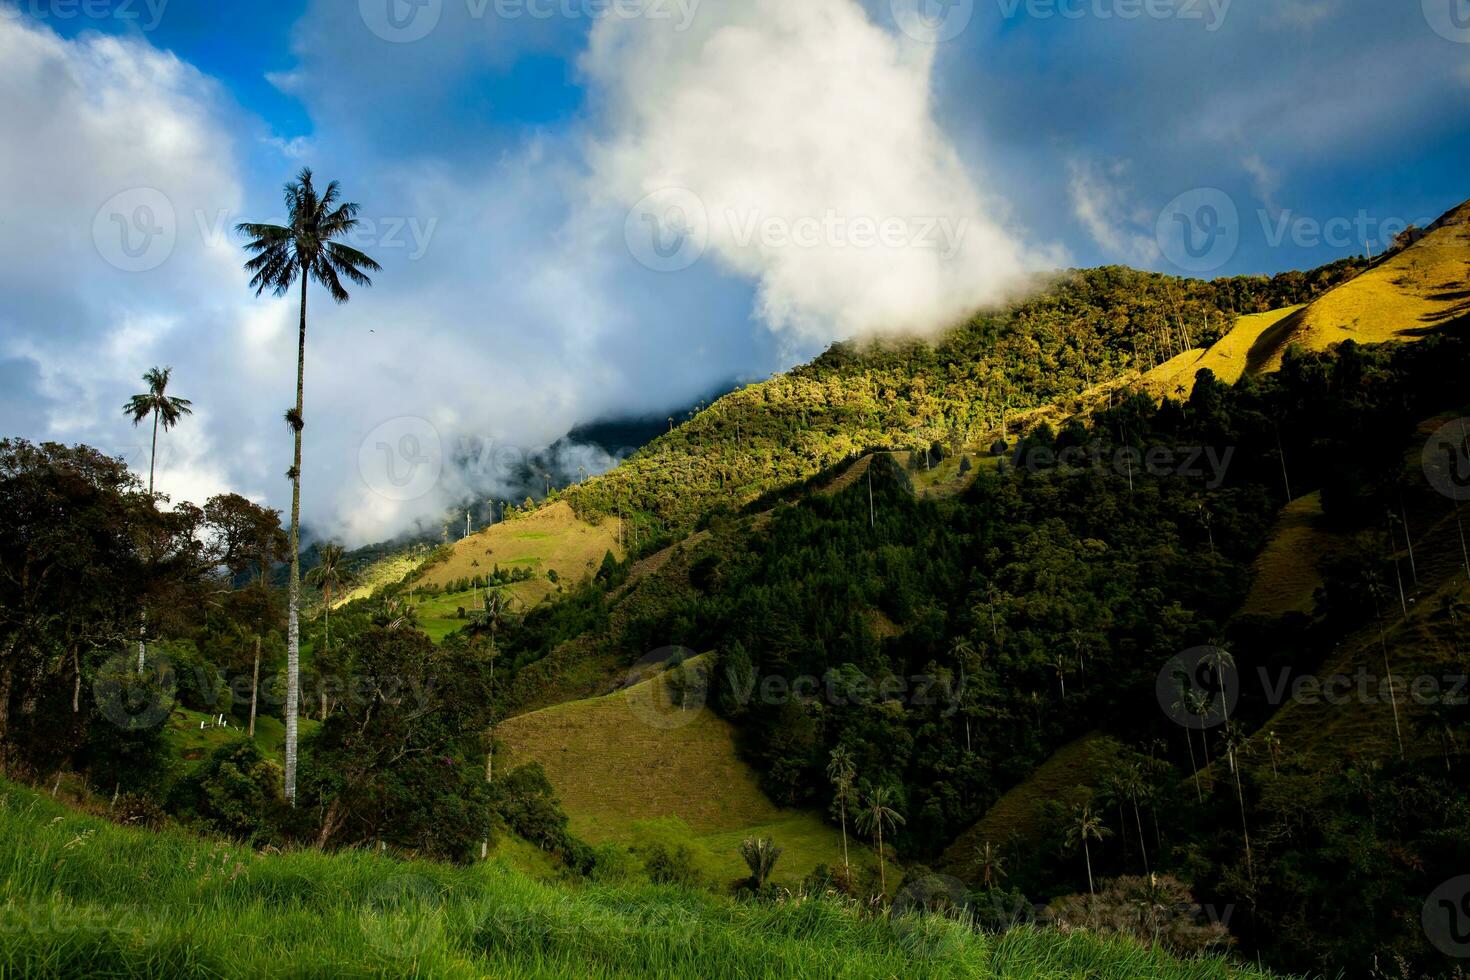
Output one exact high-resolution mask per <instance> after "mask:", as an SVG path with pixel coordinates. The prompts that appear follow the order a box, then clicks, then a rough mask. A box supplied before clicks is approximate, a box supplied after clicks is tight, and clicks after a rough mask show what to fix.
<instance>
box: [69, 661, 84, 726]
mask: <svg viewBox="0 0 1470 980" xmlns="http://www.w3.org/2000/svg"><path fill="white" fill-rule="evenodd" d="M71 667H72V685H71V713H72V714H77V713H78V712H80V711H81V710H82V658H81V655H80V654H78V653H77V648H76V647H72V648H71Z"/></svg>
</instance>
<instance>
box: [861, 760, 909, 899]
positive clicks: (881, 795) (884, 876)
mask: <svg viewBox="0 0 1470 980" xmlns="http://www.w3.org/2000/svg"><path fill="white" fill-rule="evenodd" d="M889 799H890V798H889V795H888V790H887V788H886V787H883V786H880V787H878V788H877V789H875V790H873V793H872V795H871V796H869V797H868V802H867V805H866V806H865V807H864V808H863V809H862V810H860V811H858V815H857V824H858V829H859V830H861V831H863V832H864V833H866V834H871V835H873V841H874V843H875V844H876V845H877V847H878V880H879V882H880V883H881V885H882V888H883V894H885V895H886V894H888V868H887V865H886V863H885V862H884V858H883V828H884V827H887V828H888V829H889V830H895V829H897V828H898V827H899V826H901V825H902V824H903V822H904V820H903V815H902V814H900V813H899V812H898V811H897V810H895V809H893V807H891V806H889V805H888V803H889Z"/></svg>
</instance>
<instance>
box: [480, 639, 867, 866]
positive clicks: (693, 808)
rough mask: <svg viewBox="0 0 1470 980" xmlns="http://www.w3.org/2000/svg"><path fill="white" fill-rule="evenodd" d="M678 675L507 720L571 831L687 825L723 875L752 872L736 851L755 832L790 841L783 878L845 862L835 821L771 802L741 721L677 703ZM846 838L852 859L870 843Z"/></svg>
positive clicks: (597, 836)
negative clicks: (744, 747) (739, 728)
mask: <svg viewBox="0 0 1470 980" xmlns="http://www.w3.org/2000/svg"><path fill="white" fill-rule="evenodd" d="M708 662H709V658H699V660H691V661H690V662H689V663H690V665H694V664H708ZM671 676H672V672H671V673H664V674H660V675H658V676H656V677H653V678H652V679H650V680H646V681H643V682H642V683H639V684H635V685H633V686H631V687H628V688H626V689H624V690H621V691H618V692H617V693H615V694H610V695H608V696H606V697H601V698H593V699H590V700H586V701H575V702H570V703H567V704H559V705H556V706H555V707H551V708H546V709H543V710H541V711H537V712H534V713H532V714H527V715H520V716H519V717H516V718H512V719H510V720H509V721H507V722H505V723H503V724H502V725H501V726H500V728H499V730H498V732H497V736H498V737H499V738H500V740H501V741H502V742H503V743H504V744H505V745H506V747H507V750H508V752H507V754H508V759H507V761H508V762H509V763H510V764H512V765H521V764H524V763H528V762H539V763H540V764H541V765H542V767H543V768H544V769H545V770H546V775H547V777H548V778H549V779H550V780H551V785H552V786H553V788H554V789H555V790H556V793H557V796H558V798H559V799H560V800H561V803H562V806H563V808H564V809H565V810H566V812H567V815H568V816H569V817H570V818H571V827H572V831H573V833H575V834H577V835H578V836H580V837H582V838H584V839H586V840H589V841H592V842H594V843H604V842H610V841H616V842H620V843H630V844H636V843H638V842H639V841H642V840H646V839H649V838H662V837H665V836H668V835H669V834H670V833H672V834H673V835H675V836H676V837H679V836H682V837H684V838H685V840H686V842H688V843H691V844H693V845H694V846H695V849H696V852H697V859H698V860H699V862H700V863H701V864H703V865H704V867H705V870H706V872H707V873H708V874H710V875H711V876H713V877H715V878H716V880H719V881H722V882H724V881H729V880H733V879H735V878H737V877H740V876H742V875H744V874H746V873H748V872H746V871H745V868H744V865H743V863H742V862H741V860H740V858H739V856H738V855H737V853H736V850H735V848H736V847H737V846H738V845H739V842H740V840H741V839H743V838H744V837H747V836H757V835H770V836H771V837H773V838H775V840H776V842H777V843H778V844H780V845H782V846H783V847H784V848H785V849H786V853H785V855H784V856H783V857H782V859H781V862H780V864H779V865H778V866H777V873H776V879H777V880H778V881H783V882H787V883H792V882H798V881H800V879H801V878H802V877H803V876H805V875H806V874H808V873H810V872H811V870H812V868H814V867H815V866H816V865H817V864H819V863H821V864H827V865H829V866H831V867H840V866H841V864H842V842H841V838H840V835H839V833H838V831H837V830H836V829H835V828H833V827H830V826H828V825H827V824H825V823H824V822H823V821H822V820H821V818H820V817H819V816H818V815H817V814H815V813H811V812H807V811H800V810H783V809H781V808H780V807H778V806H776V805H775V804H774V803H772V802H771V801H770V800H769V799H768V798H767V797H766V795H765V794H764V793H763V792H762V791H761V788H760V785H759V780H758V779H757V776H756V774H755V771H754V770H752V769H751V768H750V767H749V766H748V765H746V764H745V763H744V762H743V761H742V760H741V759H740V758H739V756H738V755H737V753H736V748H735V729H734V726H732V725H731V724H730V723H729V722H727V721H725V720H724V719H723V718H720V717H719V716H718V715H716V714H715V713H714V712H713V711H712V710H710V709H709V708H704V707H700V708H690V709H680V708H678V707H676V706H675V705H674V704H673V700H672V696H671V693H670V688H669V681H670V677H671ZM849 847H850V853H851V856H852V859H853V861H854V863H855V864H856V863H859V862H861V861H865V860H867V858H866V857H865V856H864V853H865V850H866V851H869V852H870V851H871V849H870V848H866V847H865V845H864V844H863V843H862V842H860V841H858V840H857V839H856V838H853V839H852V840H851V841H850V844H849Z"/></svg>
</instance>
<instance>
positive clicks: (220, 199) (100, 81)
mask: <svg viewBox="0 0 1470 980" xmlns="http://www.w3.org/2000/svg"><path fill="white" fill-rule="evenodd" d="M227 120H228V109H226V108H225V107H224V105H223V103H222V101H221V97H220V93H219V91H218V89H217V87H216V86H215V85H214V84H213V83H212V82H211V81H210V80H209V79H208V78H206V77H205V76H203V75H201V74H200V73H199V72H198V71H196V70H195V69H193V68H192V67H190V66H189V65H187V64H185V63H183V62H181V61H179V60H178V59H177V58H175V57H174V56H173V55H171V54H168V53H165V52H161V51H158V50H156V49H154V48H152V47H150V46H149V45H148V44H147V43H146V42H144V41H142V40H138V39H124V38H114V37H106V36H102V35H97V34H85V35H82V36H81V37H79V38H77V39H75V40H67V39H63V38H61V37H59V36H58V35H57V34H55V33H53V32H52V31H50V30H49V29H47V28H45V27H44V26H39V25H36V24H34V23H33V22H29V21H26V20H24V19H17V18H10V17H0V132H4V133H7V134H16V138H7V139H6V140H4V141H3V142H0V222H3V226H4V228H5V229H6V230H7V231H14V232H16V233H14V234H0V295H4V296H5V297H6V302H5V303H4V304H3V306H0V357H3V356H4V355H7V354H8V355H20V356H22V357H24V358H26V359H27V360H28V361H29V362H32V363H34V364H35V366H36V379H35V381H34V386H35V388H36V390H37V391H38V393H39V394H41V395H42V396H43V397H45V398H46V399H47V404H48V406H49V411H48V412H47V414H46V418H45V419H44V421H43V422H41V423H40V424H39V426H38V425H37V420H35V419H31V420H29V421H27V422H20V421H17V422H16V423H15V425H14V426H13V425H12V424H11V420H8V419H7V420H0V428H3V429H4V430H5V431H6V432H14V433H16V434H25V435H29V436H32V437H38V438H40V437H44V438H54V439H59V440H75V441H86V442H89V443H91V444H94V445H97V446H98V447H100V448H102V449H105V450H108V451H113V452H118V453H120V454H122V455H124V456H125V457H126V458H127V459H128V461H129V463H130V465H132V466H133V468H134V469H135V471H137V472H139V473H140V474H142V475H143V477H144V478H145V479H146V475H147V464H148V459H147V451H146V443H147V441H148V440H147V437H146V436H140V435H139V432H138V431H136V430H133V429H132V427H131V426H130V425H129V424H128V422H127V421H126V420H125V419H124V417H123V414H122V412H121V408H122V404H123V402H124V400H125V399H126V398H127V397H128V396H129V395H131V394H134V393H135V392H137V391H138V390H140V381H139V377H140V376H141V375H142V374H143V372H144V371H145V370H146V369H148V368H149V367H152V366H154V365H167V364H172V365H174V366H175V368H176V370H175V378H176V393H177V394H180V395H184V396H192V397H193V398H195V399H196V400H198V399H201V398H205V397H212V398H214V399H222V398H228V397H229V394H230V393H231V389H232V388H234V387H236V385H235V381H234V379H232V378H231V377H230V373H229V372H228V371H224V370H220V368H221V367H222V365H220V364H219V363H217V362H216V361H215V359H214V357H213V355H212V351H213V349H214V347H215V344H216V338H217V336H219V335H220V334H228V332H229V331H230V330H231V329H232V327H233V325H234V323H235V317H236V316H237V315H238V311H239V307H240V306H241V305H243V304H242V303H231V302H230V301H229V300H228V299H226V297H227V296H229V295H230V294H231V293H233V294H234V296H235V297H236V298H239V294H238V289H239V285H240V278H239V275H238V260H237V257H236V256H234V255H229V256H226V255H224V254H221V253H220V252H219V251H218V250H216V249H211V248H209V247H208V245H207V243H206V241H205V236H204V235H203V234H201V231H200V224H199V222H198V221H196V220H195V215H196V213H198V214H205V213H213V212H214V211H216V210H217V209H220V208H227V209H228V208H237V207H238V203H239V200H240V196H241V191H240V187H239V183H238V180H237V178H236V175H235V173H234V168H233V164H232V149H233V147H232V140H231V136H230V126H229V124H228V121H227ZM129 269H132V270H133V271H128V270H129ZM140 270H141V271H140ZM206 377H208V381H206V380H205V379H206ZM245 387H247V390H248V386H245ZM206 388H207V389H208V390H207V391H206V390H205V389H206ZM185 389H188V390H185ZM214 416H215V413H213V412H211V410H210V409H209V408H208V407H207V406H201V409H200V411H199V412H198V413H197V414H196V415H195V416H194V417H193V418H191V419H187V420H185V422H184V424H183V425H182V426H181V427H180V429H179V430H177V431H175V432H172V433H168V434H167V435H164V436H161V437H160V449H161V451H160V456H159V464H160V465H159V479H158V487H159V489H160V491H162V492H165V493H169V494H170V495H172V496H174V497H175V498H176V499H182V498H184V497H188V498H191V499H203V498H204V497H206V496H208V495H209V494H212V493H215V492H219V491H222V490H226V489H230V488H232V487H237V486H238V487H243V488H250V487H258V486H259V485H260V483H259V482H258V481H256V480H252V479H250V478H249V477H248V476H246V477H245V478H244V480H243V481H240V482H237V480H238V479H239V477H240V476H241V474H240V473H239V472H238V471H236V472H234V473H231V472H229V470H230V467H229V465H228V460H227V459H226V458H224V457H221V455H220V454H219V447H218V446H217V444H216V442H215V433H216V432H218V431H219V429H220V428H221V427H220V426H218V425H217V424H216V423H214V422H212V418H213V417H214ZM20 426H23V427H24V428H23V429H20V428H19V427H20ZM38 429H39V431H38Z"/></svg>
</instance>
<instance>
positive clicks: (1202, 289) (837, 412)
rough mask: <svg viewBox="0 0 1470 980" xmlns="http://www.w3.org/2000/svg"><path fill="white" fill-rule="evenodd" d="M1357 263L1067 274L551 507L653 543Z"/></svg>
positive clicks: (831, 375) (1187, 340) (699, 431)
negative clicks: (1270, 274) (1200, 276)
mask: <svg viewBox="0 0 1470 980" xmlns="http://www.w3.org/2000/svg"><path fill="white" fill-rule="evenodd" d="M1363 265H1364V263H1362V262H1361V261H1357V260H1344V261H1341V262H1337V263H1334V264H1333V265H1330V266H1326V267H1324V268H1322V269H1318V270H1316V271H1313V272H1310V273H1299V272H1291V273H1284V274H1282V275H1279V276H1276V277H1274V278H1271V279H1266V278H1251V277H1239V278H1232V279H1222V280H1217V281H1215V282H1204V281H1200V280H1194V279H1179V278H1175V277H1172V276H1163V275H1158V274H1155V273H1147V272H1138V271H1136V270H1133V269H1127V268H1122V267H1109V268H1103V269H1091V270H1082V271H1073V272H1070V273H1067V274H1065V275H1063V276H1061V277H1059V278H1058V279H1056V280H1055V281H1054V282H1051V283H1050V284H1048V285H1046V286H1045V287H1044V288H1043V289H1041V290H1040V293H1039V295H1037V296H1036V297H1035V298H1032V299H1029V300H1027V301H1025V302H1023V303H1021V304H1019V305H1017V306H1015V307H1014V308H1011V309H1008V310H1004V311H1000V312H996V313H987V314H980V315H977V316H976V317H975V318H973V319H972V320H970V321H969V322H968V323H965V324H963V325H961V326H960V327H958V328H956V329H954V330H952V331H950V332H948V333H946V334H945V335H943V336H942V337H941V338H939V339H938V341H937V342H932V343H931V342H928V341H920V340H913V341H908V342H903V343H881V344H863V345H853V344H838V345H836V346H834V347H833V348H832V349H831V350H829V351H828V352H827V353H826V354H824V355H823V356H822V357H820V358H818V359H817V360H816V361H815V362H813V363H812V364H810V365H807V366H805V367H802V368H798V369H796V370H794V371H792V372H790V373H788V374H784V375H781V376H778V377H775V378H772V379H771V380H770V381H767V382H762V383H760V384H754V385H750V386H749V387H747V388H744V389H742V390H740V391H736V392H734V393H732V394H730V395H727V396H726V397H724V398H722V399H720V400H719V401H717V402H715V404H714V405H712V406H710V407H709V408H708V409H706V410H705V411H703V412H699V413H698V414H696V415H694V417H693V418H691V419H690V420H688V421H687V422H686V423H685V424H684V425H681V426H679V427H678V428H677V429H675V430H674V431H673V432H672V433H670V434H667V435H664V436H661V437H660V438H659V439H657V440H655V441H654V442H653V443H651V444H649V445H648V446H647V447H645V448H644V449H642V450H641V451H639V452H638V453H636V454H634V455H633V456H632V457H631V458H630V459H628V460H627V461H626V462H624V463H623V464H622V465H621V466H619V467H618V468H617V469H616V470H614V471H612V472H611V473H609V474H607V475H606V476H603V477H600V478H596V479H593V480H589V481H587V482H586V483H585V484H581V485H578V486H574V487H569V488H567V489H566V490H564V491H562V492H561V493H560V496H561V497H563V498H564V499H566V500H568V501H569V502H570V503H571V504H572V506H573V507H574V508H575V509H576V510H577V512H578V514H579V515H581V516H583V517H584V518H588V519H596V518H598V517H600V516H607V515H619V516H622V517H624V518H625V519H627V520H628V521H629V523H630V540H631V539H632V538H633V537H636V538H637V540H638V541H639V542H641V543H644V544H648V543H656V542H658V541H660V540H665V539H667V537H668V536H669V535H674V536H677V535H679V534H682V533H684V532H687V531H688V530H690V529H691V528H692V527H693V526H694V525H695V524H696V523H697V522H698V521H699V519H700V518H701V517H702V516H703V515H705V514H706V513H707V512H709V511H710V510H711V509H712V508H714V507H718V506H721V505H728V506H739V505H741V504H744V503H746V502H747V501H749V500H751V499H754V498H756V497H759V496H761V495H762V494H764V493H766V492H768V491H771V490H774V489H777V488H779V487H783V486H786V485H788V484H791V483H796V482H800V481H802V480H805V479H807V478H809V477H811V476H812V475H814V474H815V473H818V472H820V471H821V470H823V469H824V468H826V467H828V466H831V465H832V464H834V463H836V462H837V461H839V460H842V459H844V458H846V457H848V456H850V455H852V454H853V453H856V452H861V451H866V450H869V449H874V448H881V447H891V448H897V449H904V450H915V449H917V450H919V451H924V450H929V449H932V448H934V447H939V448H941V449H944V448H947V449H949V450H950V451H953V449H955V448H956V447H959V446H965V445H972V444H974V443H976V442H977V441H986V440H988V439H989V438H992V437H993V436H994V435H998V434H1000V433H1001V432H1002V430H1003V429H1005V428H1006V426H1007V420H1008V419H1009V418H1011V417H1013V416H1015V415H1016V414H1019V413H1022V412H1025V411H1027V410H1029V409H1035V408H1038V407H1041V406H1046V405H1053V404H1065V403H1066V402H1068V400H1069V399H1072V398H1075V397H1076V396H1077V395H1079V394H1080V393H1081V392H1083V391H1085V390H1086V389H1088V388H1090V387H1092V386H1094V385H1097V384H1099V383H1102V382H1105V381H1108V380H1111V379H1113V378H1115V377H1118V376H1119V375H1121V374H1122V373H1124V372H1128V371H1146V370H1148V369H1150V368H1152V367H1154V366H1155V365H1157V364H1160V363H1162V362H1164V361H1167V360H1169V359H1170V358H1172V357H1174V356H1175V355H1177V354H1179V353H1182V352H1184V351H1187V350H1190V349H1193V348H1198V347H1207V346H1209V345H1210V344H1212V343H1213V342H1214V341H1215V340H1217V339H1218V338H1219V337H1220V336H1221V335H1222V334H1223V333H1225V332H1226V331H1228V330H1229V329H1230V328H1231V327H1232V326H1233V325H1234V322H1235V318H1236V317H1237V316H1238V315H1241V314H1247V313H1260V312H1265V311H1267V310H1273V309H1277V308H1279V307H1282V306H1288V305H1292V304H1295V303H1304V302H1308V301H1310V300H1311V299H1313V298H1314V297H1316V296H1318V295H1320V294H1322V293H1323V292H1325V291H1326V290H1328V289H1330V288H1332V287H1333V286H1335V285H1337V284H1339V283H1341V282H1342V281H1344V280H1345V279H1347V278H1349V277H1351V276H1352V275H1354V274H1356V273H1357V272H1358V271H1359V270H1361V269H1362V268H1363Z"/></svg>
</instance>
